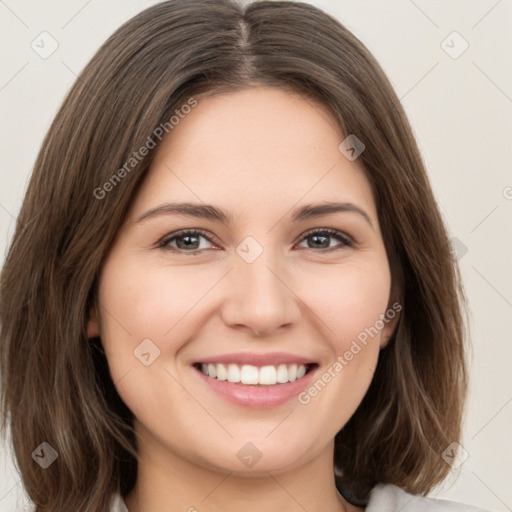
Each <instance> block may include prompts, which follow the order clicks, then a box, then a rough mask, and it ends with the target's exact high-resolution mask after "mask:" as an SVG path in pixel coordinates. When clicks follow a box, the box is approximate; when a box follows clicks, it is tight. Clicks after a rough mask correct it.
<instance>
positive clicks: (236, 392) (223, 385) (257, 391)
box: [194, 366, 318, 409]
mask: <svg viewBox="0 0 512 512" xmlns="http://www.w3.org/2000/svg"><path fill="white" fill-rule="evenodd" d="M317 369H318V366H315V367H313V368H312V369H311V370H310V371H309V372H308V373H306V375H304V377H302V378H300V379H298V380H295V381H294V382H287V383H286V384H274V385H271V386H265V385H249V384H240V383H236V384H235V383H233V382H228V381H227V380H219V379H213V378H212V377H207V376H206V375H205V374H204V373H203V372H202V371H201V370H199V369H198V368H196V367H194V370H195V371H196V372H197V373H198V374H199V377H200V378H201V379H202V380H203V382H204V383H205V384H206V385H207V386H208V387H209V388H210V389H211V390H212V391H214V392H215V393H217V394H218V395H220V396H221V397H223V398H224V399H226V400H228V401H229V402H231V403H234V404H236V405H241V406H244V407H251V408H258V409H270V408H272V407H277V406H279V405H282V404H284V403H286V402H288V401H289V400H291V399H293V398H296V397H297V396H298V395H299V393H301V392H302V391H304V389H305V388H306V387H308V386H309V384H310V382H311V379H312V377H313V375H314V374H315V372H316V370H317Z"/></svg>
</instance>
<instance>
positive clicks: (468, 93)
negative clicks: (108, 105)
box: [0, 0, 512, 512]
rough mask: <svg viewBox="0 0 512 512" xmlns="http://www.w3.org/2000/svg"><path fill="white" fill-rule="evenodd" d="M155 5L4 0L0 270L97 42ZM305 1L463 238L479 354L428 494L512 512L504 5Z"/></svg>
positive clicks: (6, 477) (508, 83) (3, 478)
mask: <svg viewBox="0 0 512 512" xmlns="http://www.w3.org/2000/svg"><path fill="white" fill-rule="evenodd" d="M154 3H155V2H153V1H144V0H129V1H126V0H125V1H120V0H118V1H115V0H107V1H105V0H102V1H99V0H89V1H86V0H72V1H64V0H48V1H45V2H36V1H35V0H6V1H2V0H0V47H1V49H2V57H3V65H2V67H1V70H0V105H1V108H2V120H3V122H2V123H1V130H2V131H1V136H0V154H1V155H2V158H1V160H0V164H1V171H0V183H1V187H0V255H1V256H0V257H1V259H0V264H1V263H2V262H3V258H4V254H5V250H6V246H7V243H8V240H9V239H10V237H11V236H12V233H13V228H14V222H15V218H16V215H17V212H18V210H19V208H20V205H21V201H22V198H23V194H24V190H25V187H26V184H27V179H28V177H29V174H30V172H31V168H32V165H33V163H34V160H35V157H36V154H37V151H38V149H39V147H40V145H41V142H42V139H43V136H44V134H45V133H46V131H47V129H48V127H49V125H50V122H51V120H52V118H53V116H54V115H55V113H56V110H57V108H58V106H59V105H60V103H61V101H62V99H63V97H64V95H65V93H66V92H67V91H68V89H69V88H70V86H71V85H72V83H73V82H74V80H75V77H76V75H77V74H78V72H79V71H80V70H81V69H82V67H83V66H84V65H85V64H86V62H87V61H88V60H89V59H90V58H91V57H92V55H93V54H94V52H95V51H96V49H97V48H98V47H99V46H100V44H101V43H102V42H103V41H104V40H105V39H106V38H107V37H108V36H109V35H110V34H111V33H112V32H113V31H114V30H115V29H117V28H118V27H119V26H120V25H121V24H122V23H123V22H124V21H126V20H128V19H129V18H131V17H132V16H133V15H135V14H136V13H138V12H139V11H141V10H142V9H143V8H145V7H148V6H150V5H152V4H154ZM310 3H313V4H314V5H317V6H318V7H321V8H323V9H325V10H326V11H328V12H330V13H331V14H333V15H335V16H336V17H337V18H338V19H339V20H340V21H341V22H342V23H343V24H345V25H346V26H347V28H349V29H350V30H352V31H353V32H354V33H355V35H356V36H357V37H359V38H360V39H361V40H362V41H363V43H365V44H366V45H367V47H368V48H369V49H370V51H372V52H373V54H374V55H375V56H376V58H377V59H378V60H379V62H380V63H381V65H382V67H383V68H384V70H385V71H386V73H387V74H388V76H389V78H390V79H391V82H392V83H393V85H394V87H395V90H396V91H397V94H398V96H399V97H400V99H401V101H402V103H403V105H404V107H405V109H406V111H407V114H408V116H409V119H410V121H411V124H412V126H413V129H414V132H415V134H416V137H417V139H418V142H419V145H420V148H421V150H422V153H423V156H424V159H425V162H426V164H427V168H428V171H429V175H430V178H431V182H432V186H433V188H434V192H435V194H436V197H437V199H438V201H439V204H440V208H441V211H442V213H443V215H444V217H445V219H446V221H447V223H448V226H449V229H450V236H451V237H456V238H457V239H458V240H459V241H460V242H457V243H458V245H457V247H458V248H459V253H458V254H459V257H460V264H461V267H462V272H463V277H464V282H465V286H466V290H467V294H468V297H469V300H470V304H471V310H472V341H473V346H474V350H473V355H472V365H471V379H472V385H471V392H470V397H469V403H468V414H467V419H466V422H465V427H464V440H463V447H464V449H465V450H466V451H467V452H468V454H469V457H468V458H467V460H465V461H464V463H463V464H462V465H461V466H460V467H459V468H458V469H457V470H453V471H452V474H451V477H450V478H449V479H448V480H447V481H446V482H445V483H444V484H443V485H442V486H440V487H439V488H437V489H436V490H435V492H433V493H432V495H433V496H437V497H441V498H446V499H453V500H458V501H463V502H467V503H472V504H474V505H479V506H482V507H486V508H489V509H492V510H497V511H506V510H512V487H511V486H510V482H511V481H512V462H511V461H512V440H511V436H510V431H511V428H510V427H511V425H512V384H511V378H510V361H511V360H512V357H511V356H512V343H511V342H512V339H511V334H510V333H511V331H512V272H511V271H510V263H511V261H512V236H511V235H512V233H511V232H512V222H511V221H512V172H511V161H512V158H511V157H512V150H511V146H512V139H511V135H512V115H511V114H512V76H511V66H510V62H511V59H510V56H511V49H512V3H511V1H510V0H500V1H498V0H476V1H471V2H469V1H463V0H456V1H455V0H454V1H449V2H448V1H442V0H431V1H426V0H414V1H412V0H392V1H385V2H384V1H378V0H359V1H355V0H350V1H349V0H341V1H335V0H317V1H312V2H310ZM43 31H47V32H49V33H50V34H51V36H52V37H53V38H54V39H55V40H56V41H57V42H58V45H59V46H58V49H57V50H56V51H55V52H54V53H53V54H52V55H51V56H49V57H48V58H47V59H43V58H41V57H40V56H39V55H38V54H37V53H36V52H35V51H34V50H33V49H32V48H31V43H32V41H34V40H35V41H36V43H37V42H38V41H40V39H38V36H39V34H41V32H43ZM453 31H457V32H458V33H459V34H460V35H461V36H462V38H464V40H465V41H467V43H468V44H469V47H468V49H467V50H466V51H465V52H464V53H462V54H461V55H460V56H458V57H457V58H452V57H451V56H450V55H449V54H448V53H447V52H446V51H445V49H446V50H448V51H449V52H451V53H452V55H456V54H457V53H459V51H460V50H461V49H462V48H463V46H462V45H463V44H464V43H463V41H462V40H460V39H457V36H450V37H449V38H448V39H446V38H447V37H448V36H449V35H450V34H452V32H453ZM443 41H445V43H444V44H442V42H443ZM39 45H40V46H42V43H39ZM45 47H46V48H48V47H49V44H48V42H47V43H46V45H45ZM450 47H451V48H450ZM460 248H462V249H464V248H467V253H465V254H464V251H461V250H460ZM49 421H51V419H50V418H49ZM34 448H35V447H34ZM1 450H2V452H1V455H0V510H2V511H6V512H7V511H15V510H22V509H23V505H24V495H23V491H22V488H21V485H20V483H19V475H18V474H17V472H16V471H15V469H14V465H13V462H12V460H11V457H10V453H9V449H8V448H7V447H5V446H2V447H1ZM27 456H30V454H27Z"/></svg>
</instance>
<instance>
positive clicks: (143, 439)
mask: <svg viewBox="0 0 512 512" xmlns="http://www.w3.org/2000/svg"><path fill="white" fill-rule="evenodd" d="M146 434H147V433H146ZM138 439H139V443H138V452H139V459H138V469H137V481H136V484H135V486H134V488H133V489H132V491H131V492H130V493H129V494H128V495H127V496H126V497H125V503H126V505H127V507H128V509H129V511H130V512H169V511H170V510H182V511H187V512H197V511H201V512H203V511H204V512H214V511H219V510H222V512H235V511H236V512H238V511H240V510H244V512H261V511H262V510H264V511H265V512H282V511H283V510H286V511H287V512H304V510H307V511H308V512H320V511H322V512H324V511H325V510H329V511H332V512H362V511H363V509H361V508H358V507H355V506H353V505H351V504H350V503H348V502H347V501H346V500H345V499H344V498H343V497H342V496H341V494H340V493H339V492H338V491H337V489H336V485H335V480H334V470H333V449H334V442H333V443H331V444H330V445H329V446H327V447H326V448H325V449H324V450H323V451H322V452H321V453H319V454H318V455H317V456H316V457H314V458H313V459H311V460H310V461H308V462H307V464H303V465H301V466H297V467H293V468H292V469H289V470H287V471H286V470H285V471H283V470H282V469H281V470H280V471H272V470H268V471H267V470H261V471H259V472H258V473H256V472H253V473H252V474H249V475H247V474H245V475H240V474H237V473H235V472H234V471H225V470H222V469H221V468H213V467H208V464H207V463H205V462H204V461H197V463H195V462H191V461H190V460H188V459H184V458H183V457H180V456H179V455H178V454H176V453H175V452H171V451H170V450H165V449H163V448H162V446H161V445H158V446H157V445H156V443H155V441H154V440H153V439H151V438H150V437H149V436H147V435H144V434H143V435H141V436H140V438H138Z"/></svg>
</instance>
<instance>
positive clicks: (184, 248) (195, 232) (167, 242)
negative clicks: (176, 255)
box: [158, 229, 211, 255]
mask: <svg viewBox="0 0 512 512" xmlns="http://www.w3.org/2000/svg"><path fill="white" fill-rule="evenodd" d="M201 238H203V239H205V240H207V241H208V242H210V243H211V241H210V239H209V238H208V236H207V235H206V232H205V231H202V230H200V229H192V230H183V231H178V232H177V233H174V234H173V235H172V236H170V237H166V238H164V239H163V240H161V241H160V242H159V243H158V247H159V248H162V249H168V250H170V251H172V252H187V253H189V254H191V255H198V254H199V251H201V250H202V249H208V247H203V246H201V242H200V239H201ZM174 242H176V246H173V245H171V244H172V243H174Z"/></svg>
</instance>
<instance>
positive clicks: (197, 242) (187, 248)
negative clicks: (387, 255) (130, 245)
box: [157, 229, 354, 256]
mask: <svg viewBox="0 0 512 512" xmlns="http://www.w3.org/2000/svg"><path fill="white" fill-rule="evenodd" d="M201 239H204V240H206V241H207V242H208V243H210V244H212V241H211V240H210V237H209V235H208V234H207V233H206V232H205V231H203V230H200V229H189V230H182V231H178V232H176V233H172V234H171V236H167V237H165V238H163V239H162V240H161V241H160V242H158V245H157V247H158V248H161V249H165V250H169V251H171V252H176V253H180V252H181V253H186V254H189V255H191V256H197V255H199V254H200V252H201V251H202V250H203V249H208V247H204V245H202V244H201ZM332 239H335V240H338V241H339V242H340V244H338V247H336V246H334V247H330V242H331V241H332ZM307 240H312V242H313V243H312V245H309V246H308V247H303V248H304V249H320V251H318V252H330V251H335V250H340V249H343V248H344V247H352V246H354V241H353V240H352V238H350V237H349V236H348V235H346V234H345V233H343V232H341V231H338V230H336V229H317V230H313V231H309V232H308V233H306V234H305V235H303V237H302V239H301V243H302V242H303V241H307ZM173 244H174V245H173Z"/></svg>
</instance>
